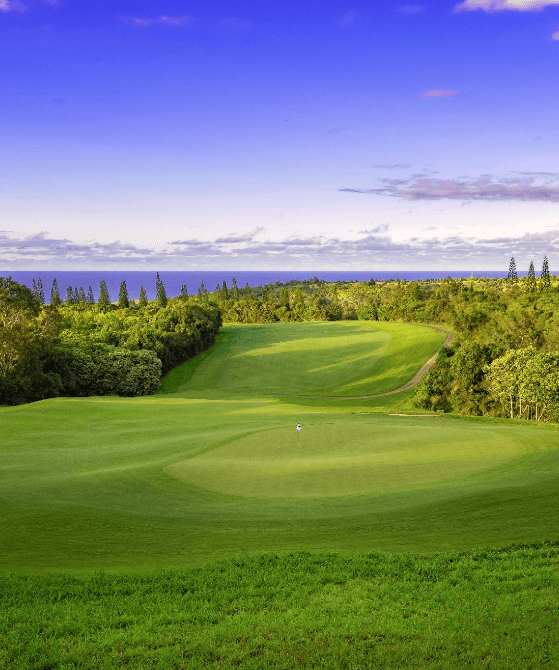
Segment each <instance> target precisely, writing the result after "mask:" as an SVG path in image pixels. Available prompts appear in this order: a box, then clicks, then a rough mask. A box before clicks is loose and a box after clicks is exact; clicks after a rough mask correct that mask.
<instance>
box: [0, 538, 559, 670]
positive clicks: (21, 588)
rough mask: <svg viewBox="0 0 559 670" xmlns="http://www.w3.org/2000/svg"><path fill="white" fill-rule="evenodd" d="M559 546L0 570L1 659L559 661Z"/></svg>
mask: <svg viewBox="0 0 559 670" xmlns="http://www.w3.org/2000/svg"><path fill="white" fill-rule="evenodd" d="M558 559H559V542H541V543H533V544H529V545H518V546H513V547H509V548H507V549H501V550H490V549H489V550H477V551H472V552H467V553H461V554H445V555H438V556H434V557H414V556H410V555H388V554H384V553H380V552H375V553H371V554H346V555H341V554H333V553H330V554H311V553H306V552H300V553H294V554H288V555H283V556H280V557H278V556H275V555H270V554H268V555H260V556H256V557H251V558H239V559H229V560H226V561H220V562H215V563H211V564H208V565H206V566H204V567H201V568H187V569H176V570H167V571H159V572H152V573H144V574H135V575H132V574H105V573H102V572H99V573H96V574H95V575H92V576H90V577H86V578H77V577H73V576H70V575H68V574H61V573H59V574H57V573H54V574H51V575H50V576H48V577H38V576H30V575H25V574H16V573H11V574H6V575H3V576H1V577H0V666H1V667H2V668H22V669H23V668H25V669H26V670H28V669H31V668H32V669H39V668H41V669H46V668H61V669H62V668H65V669H70V668H88V669H91V668H99V669H107V668H121V667H131V668H148V667H149V668H189V669H193V670H194V669H198V668H200V669H202V668H204V669H206V668H235V667H239V668H286V669H287V668H289V669H292V668H348V669H349V668H354V669H357V668H363V669H364V668H427V669H429V668H433V669H434V668H445V669H446V668H448V669H449V670H450V669H455V668H462V667H470V668H481V667H483V668H521V669H523V670H524V669H527V668H535V667H537V668H557V667H559V645H558V642H559V608H558V605H559V572H558V570H557V565H558Z"/></svg>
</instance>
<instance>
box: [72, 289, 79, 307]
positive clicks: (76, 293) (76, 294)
mask: <svg viewBox="0 0 559 670" xmlns="http://www.w3.org/2000/svg"><path fill="white" fill-rule="evenodd" d="M72 300H73V301H74V305H79V304H80V291H79V289H78V287H77V286H75V287H74V292H73V293H72Z"/></svg>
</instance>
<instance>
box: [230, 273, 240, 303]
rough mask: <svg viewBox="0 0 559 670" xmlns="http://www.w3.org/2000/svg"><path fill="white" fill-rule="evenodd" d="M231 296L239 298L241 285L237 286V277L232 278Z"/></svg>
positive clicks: (234, 298)
mask: <svg viewBox="0 0 559 670" xmlns="http://www.w3.org/2000/svg"><path fill="white" fill-rule="evenodd" d="M231 298H232V299H233V300H238V299H239V287H238V286H237V281H236V279H235V277H233V279H232V280H231Z"/></svg>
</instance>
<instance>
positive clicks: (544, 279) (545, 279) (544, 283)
mask: <svg viewBox="0 0 559 670" xmlns="http://www.w3.org/2000/svg"><path fill="white" fill-rule="evenodd" d="M550 284H551V278H550V276H549V263H548V261H547V256H544V258H543V266H542V274H541V277H540V289H541V290H542V291H545V290H546V289H547V288H549V286H550Z"/></svg>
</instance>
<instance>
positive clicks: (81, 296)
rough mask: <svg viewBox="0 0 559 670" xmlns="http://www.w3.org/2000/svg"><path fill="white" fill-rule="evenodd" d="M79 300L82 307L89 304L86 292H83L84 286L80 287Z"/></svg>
mask: <svg viewBox="0 0 559 670" xmlns="http://www.w3.org/2000/svg"><path fill="white" fill-rule="evenodd" d="M78 299H79V302H80V305H85V304H86V303H87V297H86V295H85V291H84V290H83V286H80V290H79V293H78Z"/></svg>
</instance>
